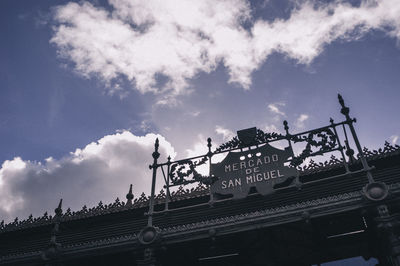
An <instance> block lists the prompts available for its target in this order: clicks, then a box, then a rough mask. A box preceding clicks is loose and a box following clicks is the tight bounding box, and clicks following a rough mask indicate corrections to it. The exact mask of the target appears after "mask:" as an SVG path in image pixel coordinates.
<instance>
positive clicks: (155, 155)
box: [147, 138, 160, 226]
mask: <svg viewBox="0 0 400 266" xmlns="http://www.w3.org/2000/svg"><path fill="white" fill-rule="evenodd" d="M158 146H159V142H158V138H157V139H156V142H155V143H154V152H153V154H152V156H153V159H154V161H153V164H152V165H150V166H149V168H150V169H153V178H152V180H151V195H150V202H149V205H150V206H149V212H148V220H147V226H153V213H154V193H155V189H156V177H157V168H158V165H157V159H158V158H159V157H160V153H159V152H158Z"/></svg>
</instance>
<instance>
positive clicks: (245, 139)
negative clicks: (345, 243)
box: [147, 94, 375, 227]
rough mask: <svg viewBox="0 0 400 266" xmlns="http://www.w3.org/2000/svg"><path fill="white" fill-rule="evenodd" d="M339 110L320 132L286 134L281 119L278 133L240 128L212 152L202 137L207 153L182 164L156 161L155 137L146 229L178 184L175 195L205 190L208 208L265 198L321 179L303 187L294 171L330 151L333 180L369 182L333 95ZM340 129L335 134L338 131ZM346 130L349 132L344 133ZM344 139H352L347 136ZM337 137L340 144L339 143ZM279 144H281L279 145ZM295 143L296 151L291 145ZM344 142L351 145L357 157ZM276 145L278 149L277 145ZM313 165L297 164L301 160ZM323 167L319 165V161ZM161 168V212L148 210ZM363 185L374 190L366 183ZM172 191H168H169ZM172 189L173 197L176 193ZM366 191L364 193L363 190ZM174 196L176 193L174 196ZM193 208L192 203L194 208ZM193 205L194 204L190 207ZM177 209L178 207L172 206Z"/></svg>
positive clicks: (349, 124) (362, 158) (348, 121)
mask: <svg viewBox="0 0 400 266" xmlns="http://www.w3.org/2000/svg"><path fill="white" fill-rule="evenodd" d="M338 100H339V103H340V106H341V110H340V111H341V113H342V114H343V115H344V116H345V120H344V121H341V122H335V121H334V120H333V119H332V118H331V119H330V121H329V124H328V125H326V126H323V127H320V128H316V129H312V130H308V131H304V132H300V133H291V132H289V125H288V122H287V121H283V128H284V133H283V134H282V133H276V132H263V131H262V130H260V129H257V128H255V127H253V128H248V129H244V130H240V131H238V132H237V136H235V137H233V138H232V139H231V140H230V141H228V142H226V143H223V144H221V145H219V146H218V147H217V148H215V149H214V150H213V149H212V141H211V139H210V138H208V139H207V147H208V152H207V153H206V154H203V155H199V156H195V157H191V158H185V159H182V160H175V161H173V160H171V158H170V157H168V160H167V162H164V163H158V159H159V156H160V154H159V152H158V146H159V143H158V139H157V140H156V143H155V151H154V152H153V159H154V161H153V164H152V165H150V169H152V171H153V178H152V189H151V195H150V197H149V212H148V213H147V215H148V226H149V227H151V226H152V217H153V215H154V214H155V213H160V212H161V213H163V212H168V211H171V209H170V207H169V203H170V202H171V189H172V188H173V187H176V186H181V187H180V188H179V190H180V191H185V189H184V188H183V187H182V186H187V185H190V184H193V183H198V184H200V185H204V186H206V188H207V189H208V190H209V197H210V198H209V204H210V205H211V206H212V205H213V204H214V203H216V202H219V201H225V200H229V199H230V198H232V199H240V198H244V197H247V196H248V195H249V194H251V195H253V194H261V195H268V194H271V193H274V192H275V191H277V190H282V189H291V188H294V189H299V188H301V187H302V186H305V185H307V184H310V183H315V182H319V181H321V180H313V181H309V182H306V183H303V182H301V180H300V178H299V176H300V171H314V169H316V168H318V165H319V164H321V163H319V164H318V163H315V162H314V161H312V160H311V158H313V157H315V156H318V155H324V154H326V153H333V152H335V153H336V156H337V155H339V156H338V158H337V157H336V156H335V155H334V154H332V155H331V162H330V163H329V164H328V165H325V166H329V167H333V165H335V166H336V165H341V166H342V167H341V169H343V170H342V172H341V173H338V174H337V175H336V176H331V177H329V178H336V177H340V176H345V175H350V174H354V173H360V172H365V173H366V177H367V182H366V183H367V184H373V183H375V181H374V179H373V177H372V174H371V169H372V168H371V167H370V166H369V165H368V163H367V160H366V156H365V155H364V153H363V150H362V148H361V145H360V143H359V140H358V137H357V134H356V132H355V129H354V125H353V124H354V123H355V122H356V119H354V118H351V117H350V115H349V112H350V109H349V108H348V107H347V106H346V105H345V103H344V100H343V98H342V96H341V95H340V94H339V95H338ZM339 130H340V131H343V132H342V133H341V134H339V133H338V132H339ZM348 131H349V132H350V134H348ZM350 136H351V137H352V138H350ZM341 138H343V142H342V141H341ZM282 143H284V145H282ZM299 144H301V145H302V146H303V148H302V149H300V150H299V149H296V151H297V152H296V153H295V152H294V149H293V147H294V146H296V147H297V146H298V145H299ZM350 144H354V145H355V146H356V151H357V155H356V156H354V154H355V151H354V150H353V149H352V148H351V146H350ZM277 145H278V146H277ZM216 155H221V156H225V157H224V159H223V160H222V161H221V162H215V161H213V160H215V156H216ZM307 160H308V162H309V163H310V165H313V164H314V166H309V167H307V166H303V164H304V163H305V162H306V163H308V162H307ZM356 161H359V162H361V164H362V169H357V170H350V168H349V164H352V163H354V162H356ZM322 165H323V166H324V164H323V163H322ZM204 166H208V173H207V174H205V173H204V171H200V170H199V167H204ZM159 169H160V170H161V172H162V176H163V181H164V189H165V196H164V195H163V197H162V199H164V200H165V207H164V210H161V211H160V210H157V211H155V210H154V204H155V200H156V199H161V198H160V197H157V198H156V196H155V193H154V189H155V183H156V180H157V170H159ZM368 187H375V186H374V185H369V186H368ZM172 190H173V189H172ZM179 190H178V193H180V192H179ZM366 191H368V189H367V187H366ZM175 194H176V192H175ZM195 206H196V205H195ZM193 207H194V206H193ZM175 208H179V207H175Z"/></svg>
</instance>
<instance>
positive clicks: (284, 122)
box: [283, 120, 289, 132]
mask: <svg viewBox="0 0 400 266" xmlns="http://www.w3.org/2000/svg"><path fill="white" fill-rule="evenodd" d="M283 126H284V128H285V131H286V132H287V131H288V130H289V126H288V122H287V121H286V120H283Z"/></svg>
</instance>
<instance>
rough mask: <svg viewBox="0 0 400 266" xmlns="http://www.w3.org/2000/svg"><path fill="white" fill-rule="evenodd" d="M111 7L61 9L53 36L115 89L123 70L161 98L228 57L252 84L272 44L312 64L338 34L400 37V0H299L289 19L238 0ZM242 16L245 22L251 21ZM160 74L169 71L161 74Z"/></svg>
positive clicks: (239, 76) (85, 71)
mask: <svg viewBox="0 0 400 266" xmlns="http://www.w3.org/2000/svg"><path fill="white" fill-rule="evenodd" d="M109 3H110V5H111V6H112V8H111V10H110V11H109V10H106V9H103V8H101V7H97V6H94V5H92V4H90V3H89V2H82V3H80V4H77V3H69V4H66V5H63V6H59V7H58V8H57V9H56V12H55V15H54V18H55V21H56V23H57V25H56V26H55V27H54V36H53V37H52V39H51V42H52V43H54V44H55V45H56V46H57V48H58V51H59V53H60V55H61V56H62V57H64V58H66V59H69V60H70V61H72V62H73V63H74V64H75V70H76V71H77V72H78V73H80V74H82V75H83V76H86V77H91V76H97V77H99V78H100V79H102V80H104V81H105V82H106V83H107V84H108V87H109V88H110V89H109V90H110V91H111V92H114V91H118V90H122V88H121V87H118V85H115V83H118V80H119V78H121V77H124V78H126V79H128V80H129V81H131V82H132V83H134V84H135V87H136V89H138V90H139V91H140V92H142V93H146V92H152V93H155V94H157V95H158V100H157V101H158V103H159V104H170V103H176V96H177V95H181V94H185V93H188V92H190V91H191V90H192V89H193V88H190V84H189V80H190V79H192V78H194V77H196V75H197V74H198V73H200V72H206V73H209V72H211V71H214V70H215V69H216V67H217V66H218V65H219V64H223V65H225V67H226V68H227V70H228V73H229V76H230V79H229V81H230V82H235V83H238V84H240V85H241V86H242V87H243V88H245V89H249V88H250V85H251V74H252V72H253V71H254V70H256V69H258V68H259V67H260V66H261V65H262V64H263V63H264V61H265V60H267V58H268V56H269V55H270V54H272V53H274V52H279V53H282V54H285V55H286V56H287V57H288V58H292V59H294V60H296V61H297V62H298V63H302V64H309V63H310V62H312V60H313V59H314V58H315V57H317V56H318V55H319V54H320V53H321V52H322V51H323V49H324V46H326V45H328V44H330V43H332V42H333V41H335V40H338V39H339V40H342V41H352V40H355V39H358V38H360V37H362V36H363V35H364V34H365V33H367V32H370V31H371V30H382V31H384V32H386V33H387V34H388V35H389V36H391V37H393V38H396V39H398V40H400V16H399V15H398V14H400V1H398V0H381V1H374V0H364V1H362V2H361V4H360V6H352V5H350V4H348V3H346V2H345V1H334V2H332V3H329V4H319V3H318V2H317V3H316V2H314V1H301V2H300V4H298V5H297V7H296V8H295V9H293V10H292V11H291V14H290V16H289V18H288V19H280V18H276V19H275V20H274V21H265V20H262V19H256V18H254V17H252V15H251V14H252V10H251V8H250V4H249V2H248V1H240V0H225V1H212V0H203V1H196V0H187V1H176V0H147V1H140V0H109ZM243 22H246V23H247V27H246V29H245V28H244V27H243V24H244V23H243ZM160 78H161V79H162V78H165V82H161V83H163V84H160Z"/></svg>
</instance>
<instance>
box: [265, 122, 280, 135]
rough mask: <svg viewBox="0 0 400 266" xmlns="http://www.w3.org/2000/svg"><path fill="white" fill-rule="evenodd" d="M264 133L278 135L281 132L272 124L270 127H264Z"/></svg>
mask: <svg viewBox="0 0 400 266" xmlns="http://www.w3.org/2000/svg"><path fill="white" fill-rule="evenodd" d="M265 132H267V133H272V132H275V133H280V132H281V131H280V130H279V129H278V128H277V127H276V126H275V125H274V124H270V125H266V126H265Z"/></svg>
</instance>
